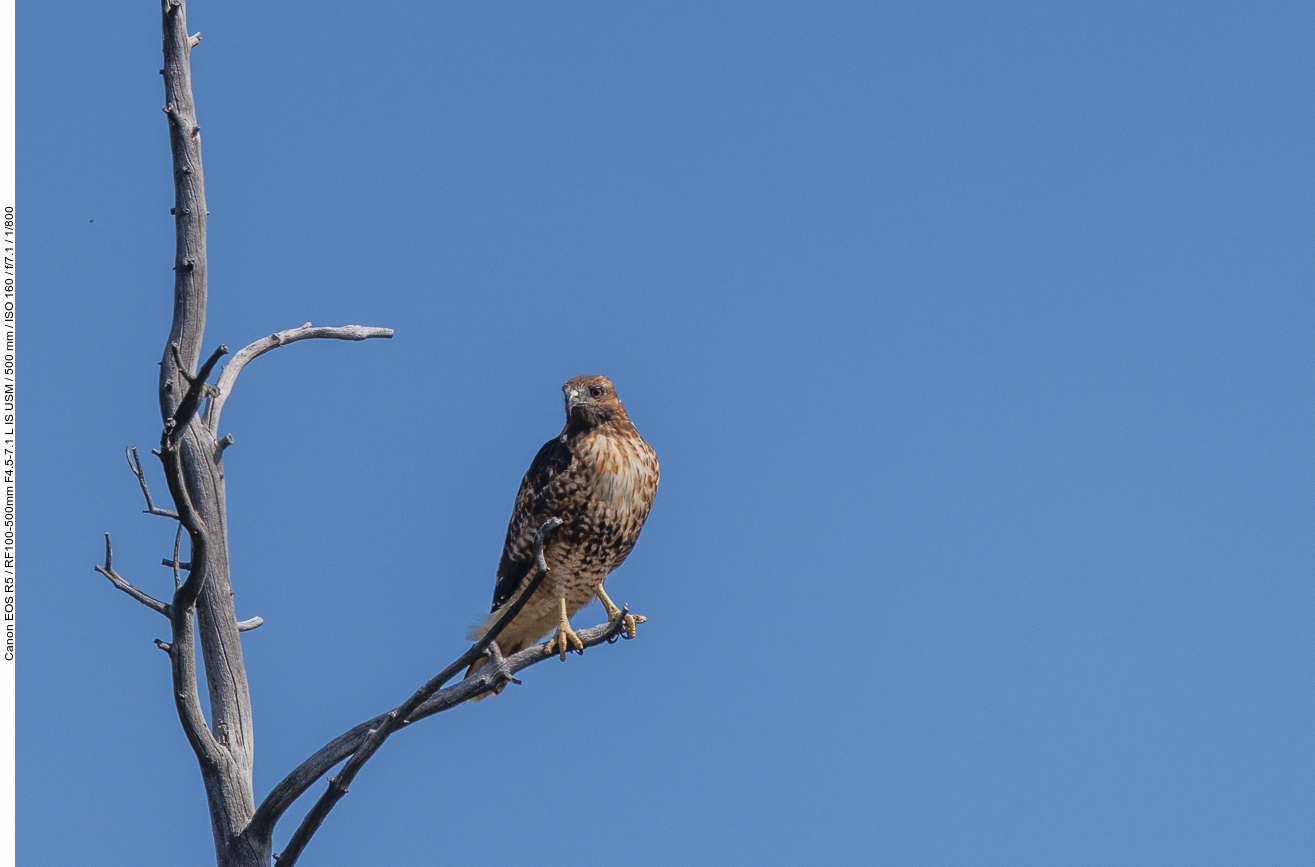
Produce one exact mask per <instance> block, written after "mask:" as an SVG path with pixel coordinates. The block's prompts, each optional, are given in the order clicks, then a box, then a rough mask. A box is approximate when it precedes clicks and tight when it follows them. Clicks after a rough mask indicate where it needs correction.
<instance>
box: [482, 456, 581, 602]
mask: <svg viewBox="0 0 1315 867" xmlns="http://www.w3.org/2000/svg"><path fill="white" fill-rule="evenodd" d="M573 457H574V455H572V454H571V449H570V447H568V446H567V445H566V443H564V442H562V441H561V439H560V438H553V439H551V440H549V441H548V442H546V443H544V444H543V448H541V449H539V453H538V454H537V455H535V456H534V460H533V462H531V463H530V468H529V470H527V471H526V473H525V478H524V479H522V480H521V489H520V491H519V492H517V494H516V505H515V506H514V507H513V508H512V510H511V522H510V523H509V524H507V541H506V542H504V543H503V546H502V561H501V562H500V563H498V583H497V586H496V587H494V588H493V608H492V609H491V610H493V611H497V610H498V606H499V605H501V604H503V603H504V602H506V601H507V600H508V599H510V598H511V597H512V595H513V594H514V593H515V592H516V589H517V588H518V587H520V584H521V581H523V580H524V579H525V576H526V575H528V574H530V572H531V570H532V569H533V568H534V534H535V533H537V532H539V528H540V527H542V526H543V522H544V521H547V520H548V519H549V518H552V517H555V516H556V512H557V496H556V490H557V486H556V485H555V484H554V482H555V481H557V480H559V479H560V477H561V476H563V475H565V473H566V472H567V470H568V469H569V468H570V466H571V460H572V458H573Z"/></svg>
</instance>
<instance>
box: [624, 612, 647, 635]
mask: <svg viewBox="0 0 1315 867" xmlns="http://www.w3.org/2000/svg"><path fill="white" fill-rule="evenodd" d="M645 620H648V618H647V617H645V616H644V615H642V614H627V615H626V616H625V622H626V631H625V638H626V640H627V641H629V640H630V639H632V638H634V637H635V635H636V634H637V633H638V632H639V629H638V626H639V624H641V623H643V622H644V621H645Z"/></svg>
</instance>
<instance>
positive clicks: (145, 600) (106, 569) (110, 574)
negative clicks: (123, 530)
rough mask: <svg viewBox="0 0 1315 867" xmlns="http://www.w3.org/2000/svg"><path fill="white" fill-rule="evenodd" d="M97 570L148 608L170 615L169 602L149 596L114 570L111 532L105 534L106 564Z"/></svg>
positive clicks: (166, 615)
mask: <svg viewBox="0 0 1315 867" xmlns="http://www.w3.org/2000/svg"><path fill="white" fill-rule="evenodd" d="M96 571H97V572H99V573H100V574H102V575H104V576H105V577H106V578H108V579H110V583H111V584H113V585H114V586H115V587H117V588H119V589H120V590H122V591H123V592H124V593H127V594H128V595H129V596H131V597H132V598H133V599H136V600H137V601H138V602H140V603H141V604H143V605H145V606H146V607H147V608H149V609H151V610H152V611H157V612H159V613H160V614H163V615H164V616H165V617H169V616H170V612H169V603H167V602H161V601H160V600H159V599H156V598H154V597H152V596H148V595H147V594H145V593H143V592H142V591H140V590H138V589H137V588H136V587H134V586H132V585H131V584H129V583H128V582H127V581H124V580H123V578H121V577H120V576H119V573H118V572H115V571H114V549H113V548H112V547H110V534H109V533H106V534H105V565H104V566H97V567H96Z"/></svg>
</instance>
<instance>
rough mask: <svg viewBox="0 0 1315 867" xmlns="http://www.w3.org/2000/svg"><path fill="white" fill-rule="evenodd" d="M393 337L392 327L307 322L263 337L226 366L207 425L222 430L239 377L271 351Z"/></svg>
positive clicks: (208, 406)
mask: <svg viewBox="0 0 1315 867" xmlns="http://www.w3.org/2000/svg"><path fill="white" fill-rule="evenodd" d="M392 336H393V329H391V328H371V327H367V326H363V325H343V326H341V327H337V328H331V327H326V326H320V327H318V328H317V327H315V326H313V325H311V324H310V323H309V322H307V323H306V324H305V325H303V326H301V327H300V328H289V329H288V330H286V331H279V332H277V333H275V334H271V335H269V336H268V337H262V338H261V339H259V340H257V341H256V342H254V343H251V344H249V345H247V346H244V347H243V348H242V349H239V350H238V352H237V354H236V355H234V356H233V360H232V361H230V362H229V363H228V364H226V365H224V369H223V370H222V371H220V373H219V381H218V382H217V383H216V384H215V389H214V394H212V395H211V396H210V402H209V403H208V404H207V405H206V424H207V425H209V426H210V429H211V430H215V429H216V428H217V427H218V425H219V414H220V413H221V412H223V410H224V401H226V400H228V396H229V394H231V393H232V391H233V384H234V383H235V382H237V375H238V374H239V373H241V372H242V368H244V367H246V366H247V364H248V363H249V362H250V361H251V360H252V359H254V358H258V357H260V356H261V355H264V354H265V353H266V352H269V351H270V350H271V349H278V348H279V347H280V346H284V345H286V344H288V343H295V342H297V341H298V340H369V339H370V338H371V337H383V338H389V337H392Z"/></svg>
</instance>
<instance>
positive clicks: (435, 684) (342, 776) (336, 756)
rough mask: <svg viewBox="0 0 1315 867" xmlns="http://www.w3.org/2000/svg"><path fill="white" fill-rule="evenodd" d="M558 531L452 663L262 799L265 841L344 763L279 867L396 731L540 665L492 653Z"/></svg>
mask: <svg viewBox="0 0 1315 867" xmlns="http://www.w3.org/2000/svg"><path fill="white" fill-rule="evenodd" d="M559 526H561V520H560V519H558V518H552V519H550V520H548V521H546V522H545V523H544V524H543V526H542V527H540V528H539V531H538V532H537V533H536V534H535V536H534V558H535V567H536V568H535V572H534V575H533V576H532V577H531V578H530V580H529V581H528V582H527V583H526V585H525V587H524V588H522V589H521V592H520V593H519V594H518V595H517V597H516V599H515V601H513V602H512V604H511V605H510V606H508V607H507V608H506V609H505V610H504V611H503V613H502V615H501V616H500V617H499V618H498V620H497V622H496V623H494V624H493V626H492V627H491V628H490V629H489V630H488V631H487V632H486V633H485V634H484V635H483V636H482V637H481V638H480V639H479V640H478V641H476V642H475V643H474V644H473V645H471V647H470V649H469V650H467V651H466V652H465V653H463V654H462V655H461V657H460V658H458V659H457V660H456V661H454V662H453V663H452V664H450V665H448V666H447V667H446V668H444V669H443V670H442V671H441V672H439V673H438V674H437V675H435V676H434V677H433V678H431V679H430V680H429V681H428V682H427V683H426V684H425V685H424V686H422V687H421V688H420V689H418V690H416V692H415V693H413V694H412V695H411V697H410V698H409V699H407V700H406V701H405V702H403V703H402V704H401V705H399V706H398V707H396V708H394V709H393V710H391V711H389V712H388V713H385V714H382V715H380V716H377V717H375V718H374V719H372V720H369V721H367V722H364V723H361V724H360V725H358V726H356V727H355V728H353V729H352V730H351V731H349V732H347V733H346V734H344V735H342V736H341V737H338V738H336V739H334V740H333V741H331V742H330V743H329V744H327V745H326V746H325V747H324V748H322V749H321V750H320V751H319V752H317V753H316V754H315V755H313V756H311V757H310V758H309V759H307V760H306V761H305V762H303V763H302V764H301V765H300V766H299V767H298V768H297V769H296V770H294V771H293V772H292V773H291V774H289V775H288V776H287V777H286V778H284V780H283V781H282V782H280V783H279V784H278V785H277V786H275V787H274V790H273V791H271V792H270V793H269V796H268V797H266V798H265V801H264V803H262V804H261V805H260V808H259V809H258V810H257V811H256V815H255V816H254V817H253V818H252V821H251V825H250V827H249V829H248V833H251V834H253V835H258V836H262V837H264V838H265V839H268V836H270V835H272V833H273V829H274V825H275V823H277V822H278V820H279V818H280V817H281V816H282V814H283V812H284V811H285V810H286V809H287V808H288V807H289V806H290V805H291V804H292V802H293V801H295V800H296V799H297V798H298V797H300V796H301V794H302V793H303V792H305V791H306V789H308V788H310V786H311V785H312V784H313V783H314V782H315V780H317V779H319V778H320V777H321V776H323V775H324V774H326V773H328V771H329V769H331V768H332V767H333V766H334V765H336V764H337V763H338V762H340V761H342V760H343V759H347V760H348V761H347V764H346V765H344V766H343V768H342V770H341V771H340V772H339V773H338V775H337V776H336V777H334V778H332V779H331V780H330V781H329V787H328V789H327V790H326V791H325V792H324V794H323V795H321V796H320V799H319V800H318V801H317V802H316V803H315V805H314V806H313V807H312V808H311V810H310V812H309V813H307V814H306V817H305V819H303V820H302V823H301V825H300V826H299V827H298V828H297V830H296V832H295V833H294V834H293V835H292V839H291V840H289V841H288V845H287V846H286V847H285V849H284V851H283V853H282V854H281V855H280V856H279V865H280V867H292V865H294V864H295V863H296V862H297V859H298V858H299V857H300V856H301V853H302V852H303V851H304V850H305V848H306V844H307V843H308V842H309V841H310V838H311V836H313V835H314V834H315V832H316V831H317V830H318V829H319V827H320V825H321V824H322V823H323V821H324V819H325V817H326V816H328V814H329V811H330V810H332V809H333V807H334V805H336V804H337V803H338V801H340V800H342V797H343V796H344V795H346V794H347V790H348V787H349V786H350V784H351V782H352V780H353V779H354V778H355V777H356V774H357V772H359V771H360V769H361V767H362V766H363V765H364V764H365V763H366V762H367V761H368V760H369V759H370V757H371V756H373V755H374V753H375V752H376V751H377V750H378V749H379V747H381V746H382V745H383V742H384V741H385V740H386V739H387V738H388V737H389V736H390V735H391V734H392V733H393V732H394V731H396V730H397V729H399V728H402V727H403V726H406V725H409V724H410V723H412V722H415V721H416V720H419V719H423V718H424V717H427V716H432V715H433V714H436V713H439V712H440V711H443V710H447V709H448V708H450V707H453V706H455V705H457V704H460V703H461V702H463V701H466V700H468V699H471V698H476V697H478V696H481V695H484V694H486V693H489V692H492V691H495V690H497V689H500V688H501V687H502V686H504V685H505V684H506V683H507V682H508V681H512V680H515V678H514V677H513V675H514V674H515V672H516V671H518V670H520V669H521V668H524V667H525V666H528V665H533V664H534V663H536V662H542V661H543V660H544V659H546V658H548V656H549V655H550V654H547V653H545V650H544V648H545V646H546V645H542V644H539V645H535V646H534V647H531V648H527V649H526V650H523V651H521V652H520V653H518V654H516V655H515V656H513V657H511V658H509V659H504V658H503V657H502V654H501V653H499V652H498V651H497V645H496V643H495V642H496V641H497V637H498V636H499V635H500V634H501V633H502V631H503V630H504V629H506V628H507V626H508V625H509V624H510V623H511V621H512V620H513V619H514V618H515V617H516V615H517V614H519V613H520V611H521V609H522V608H524V607H525V604H526V602H528V601H529V599H530V597H531V596H532V595H533V594H534V592H535V591H536V590H537V589H538V588H539V586H540V585H541V584H542V583H543V580H544V578H545V577H546V576H547V574H548V564H547V562H546V561H545V560H544V557H543V544H544V540H545V539H546V537H547V535H548V534H549V533H551V532H552V531H553V530H555V529H557V527H559ZM623 629H624V614H623V615H622V616H621V617H620V618H618V620H617V621H615V622H613V623H608V624H605V625H604V626H600V627H596V628H594V629H588V630H583V631H582V632H580V633H579V635H580V636H581V638H582V639H583V640H584V641H585V644H586V646H592V645H594V644H599V643H602V642H603V641H613V640H615V639H616V637H617V636H618V635H619V634H620V633H621V632H622V631H623ZM486 655H487V656H489V657H490V658H491V664H489V665H486V666H485V667H484V668H483V669H482V670H481V671H479V672H478V673H477V674H475V675H474V676H472V677H470V678H467V679H466V680H464V681H462V682H461V683H459V684H457V685H456V686H453V687H450V688H448V689H444V688H443V685H444V684H446V683H447V682H448V681H449V680H451V679H452V678H453V677H454V676H456V675H457V674H458V673H459V672H460V671H461V670H462V669H464V668H467V667H468V666H469V665H470V664H471V663H473V662H474V661H475V660H477V659H480V658H482V657H484V656H486Z"/></svg>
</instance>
